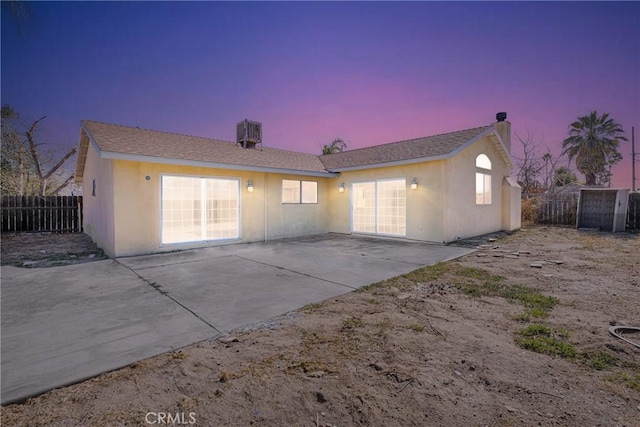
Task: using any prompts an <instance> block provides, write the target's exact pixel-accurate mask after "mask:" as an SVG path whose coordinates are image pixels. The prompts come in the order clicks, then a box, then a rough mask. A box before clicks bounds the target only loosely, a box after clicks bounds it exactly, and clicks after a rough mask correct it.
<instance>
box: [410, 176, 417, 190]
mask: <svg viewBox="0 0 640 427" xmlns="http://www.w3.org/2000/svg"><path fill="white" fill-rule="evenodd" d="M416 188H418V180H417V179H416V178H413V181H411V189H412V190H415V189H416Z"/></svg>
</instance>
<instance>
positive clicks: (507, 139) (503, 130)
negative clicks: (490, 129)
mask: <svg viewBox="0 0 640 427" xmlns="http://www.w3.org/2000/svg"><path fill="white" fill-rule="evenodd" d="M494 127H495V129H496V132H498V135H500V138H502V142H504V145H505V146H506V147H507V152H508V153H509V154H511V123H509V122H508V121H507V113H505V112H500V113H498V114H496V124H495V125H494Z"/></svg>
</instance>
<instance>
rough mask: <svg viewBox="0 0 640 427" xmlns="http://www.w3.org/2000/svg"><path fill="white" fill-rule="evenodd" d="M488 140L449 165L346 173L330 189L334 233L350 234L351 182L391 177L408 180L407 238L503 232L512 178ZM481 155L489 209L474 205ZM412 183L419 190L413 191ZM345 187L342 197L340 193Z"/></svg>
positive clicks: (448, 161) (439, 162)
mask: <svg viewBox="0 0 640 427" xmlns="http://www.w3.org/2000/svg"><path fill="white" fill-rule="evenodd" d="M490 138H491V137H485V138H483V139H481V140H479V141H477V142H475V143H474V144H472V145H471V146H469V147H467V148H465V149H464V150H462V151H461V152H460V153H458V154H457V155H455V156H454V157H452V158H449V159H446V160H436V161H431V162H425V163H417V164H413V165H405V166H393V167H386V168H376V169H366V170H358V171H348V172H343V173H342V175H341V176H340V178H338V179H337V180H336V181H337V182H335V183H334V184H332V185H331V186H330V187H329V200H330V203H329V212H330V215H329V217H330V224H329V229H330V231H332V232H338V233H350V232H351V215H350V209H351V208H350V204H351V195H350V191H351V184H352V183H354V182H362V181H373V180H376V179H389V178H404V179H405V180H406V183H407V235H406V237H407V238H408V239H415V240H423V241H431V242H450V241H453V240H456V239H459V238H465V237H471V236H477V235H480V234H485V233H490V232H493V231H499V230H502V229H503V220H502V215H503V206H502V182H503V179H504V177H505V176H508V175H509V168H508V166H507V164H506V163H505V161H504V159H503V158H502V157H501V156H500V154H499V152H498V150H497V149H496V147H495V143H494V141H493V140H491V139H490ZM479 154H486V155H487V156H488V157H489V159H490V160H491V163H492V171H491V175H492V179H491V194H492V201H491V204H490V205H482V206H478V205H476V198H475V173H476V166H475V164H476V163H475V162H476V157H477V156H478V155H479ZM414 178H416V179H417V181H418V188H417V189H416V190H411V189H410V184H411V181H412V180H413V179H414ZM342 182H344V184H345V192H344V193H340V192H339V191H338V187H339V185H340V183H342ZM514 197H515V196H514ZM518 227H519V225H518Z"/></svg>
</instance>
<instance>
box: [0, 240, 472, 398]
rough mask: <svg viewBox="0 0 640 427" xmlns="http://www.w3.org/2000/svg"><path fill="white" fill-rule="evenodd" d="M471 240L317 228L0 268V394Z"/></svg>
mask: <svg viewBox="0 0 640 427" xmlns="http://www.w3.org/2000/svg"><path fill="white" fill-rule="evenodd" d="M470 252H473V250H471V249H467V248H460V247H452V246H442V245H432V244H423V243H416V242H406V241H399V240H387V239H378V238H368V237H357V236H345V235H335V234H327V235H321V236H312V237H307V238H301V239H283V240H278V241H274V242H266V243H264V242H263V243H252V244H239V245H230V246H223V247H212V248H202V249H196V250H189V251H181V252H173V253H164V254H157V255H149V256H140V257H130V258H121V259H118V260H116V261H114V260H106V261H97V262H91V263H87V264H79V265H73V266H67V267H54V268H45V269H18V268H15V267H2V307H1V308H2V350H1V351H2V354H1V356H2V396H1V399H0V400H1V402H2V403H3V404H6V403H9V402H12V401H16V400H21V399H24V398H26V397H29V396H32V395H35V394H38V393H41V392H44V391H47V390H49V389H51V388H55V387H60V386H63V385H67V384H71V383H74V382H78V381H81V380H82V379H85V378H89V377H92V376H95V375H98V374H100V373H102V372H106V371H109V370H113V369H117V368H119V367H122V366H126V365H129V364H131V363H134V362H136V361H138V360H141V359H144V358H147V357H151V356H154V355H157V354H161V353H163V352H166V351H170V350H173V349H176V348H179V347H183V346H186V345H189V344H193V343H195V342H199V341H202V340H204V339H208V338H215V337H217V336H219V335H220V332H225V331H230V330H232V329H236V328H241V327H244V326H248V325H250V324H252V323H257V322H260V321H263V320H266V319H269V318H271V317H275V316H277V315H280V314H283V313H286V312H288V311H291V310H295V309H298V308H300V307H302V306H304V305H307V304H310V303H314V302H319V301H322V300H325V299H327V298H331V297H334V296H337V295H341V294H344V293H348V292H350V291H352V290H353V289H356V288H358V287H361V286H365V285H369V284H371V283H375V282H378V281H381V280H384V279H388V278H391V277H394V276H397V275H399V274H404V273H407V272H410V271H413V270H415V269H417V268H419V267H421V266H425V265H431V264H435V263H437V262H440V261H445V260H449V259H452V258H456V257H459V256H462V255H465V254H467V253H470Z"/></svg>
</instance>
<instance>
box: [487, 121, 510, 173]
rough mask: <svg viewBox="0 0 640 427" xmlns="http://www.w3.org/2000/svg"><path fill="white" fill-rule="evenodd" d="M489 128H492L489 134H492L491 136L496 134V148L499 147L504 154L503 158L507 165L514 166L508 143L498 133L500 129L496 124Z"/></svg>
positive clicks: (499, 150) (502, 154)
mask: <svg viewBox="0 0 640 427" xmlns="http://www.w3.org/2000/svg"><path fill="white" fill-rule="evenodd" d="M489 130H490V132H489V134H491V136H495V138H496V140H495V145H496V148H497V149H498V152H499V153H500V155H501V156H502V159H503V160H504V161H505V163H506V164H507V166H509V167H513V160H511V155H510V154H509V150H508V149H507V145H506V144H505V143H504V141H503V140H502V137H501V136H500V134H499V133H498V131H497V130H496V128H495V127H494V126H491V127H490V128H489Z"/></svg>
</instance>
